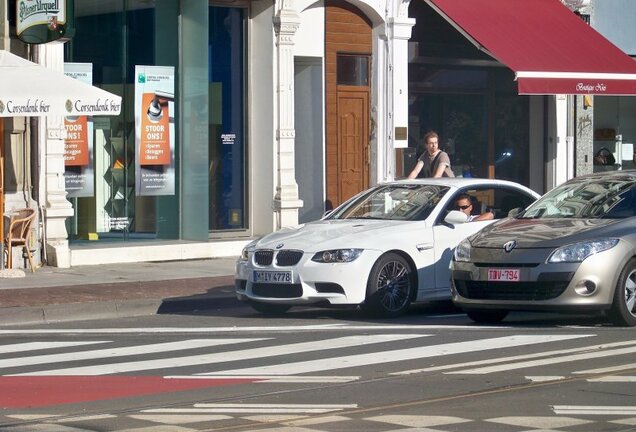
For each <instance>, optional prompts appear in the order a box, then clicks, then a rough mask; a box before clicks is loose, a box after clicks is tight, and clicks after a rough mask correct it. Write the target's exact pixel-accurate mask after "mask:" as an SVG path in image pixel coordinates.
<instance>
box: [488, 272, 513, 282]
mask: <svg viewBox="0 0 636 432" xmlns="http://www.w3.org/2000/svg"><path fill="white" fill-rule="evenodd" d="M519 280H520V277H519V269H488V281H495V282H519Z"/></svg>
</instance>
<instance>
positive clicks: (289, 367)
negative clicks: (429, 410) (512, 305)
mask: <svg viewBox="0 0 636 432" xmlns="http://www.w3.org/2000/svg"><path fill="white" fill-rule="evenodd" d="M581 337H585V336H584V335H515V336H503V337H498V338H490V339H478V340H474V341H467V342H455V343H446V344H440V345H424V346H418V347H414V348H405V349H398V350H388V351H380V352H372V353H365V354H353V355H348V356H340V357H331V358H322V359H316V360H307V361H301V362H292V363H280V364H274V365H267V366H256V367H248V368H242V369H230V370H223V371H218V372H209V373H203V374H199V375H204V376H215V375H224V376H227V375H233V376H253V375H296V374H304V373H315V372H320V371H324V370H335V369H343V368H350V367H359V366H368V365H372V364H379V363H392V362H397V361H404V360H415V359H421V358H430V357H439V356H446V355H451V354H464V353H469V352H477V351H488V350H495V349H504V348H511V347H516V346H525V345H533V344H540V343H547V342H558V341H564V340H569V339H578V338H581Z"/></svg>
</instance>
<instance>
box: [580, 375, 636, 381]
mask: <svg viewBox="0 0 636 432" xmlns="http://www.w3.org/2000/svg"><path fill="white" fill-rule="evenodd" d="M587 381H588V382H611V383H617V382H636V376H625V375H610V376H604V377H601V378H590V379H588V380H587Z"/></svg>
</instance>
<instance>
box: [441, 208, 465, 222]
mask: <svg viewBox="0 0 636 432" xmlns="http://www.w3.org/2000/svg"><path fill="white" fill-rule="evenodd" d="M444 222H446V223H447V224H450V225H457V224H463V223H466V222H468V216H466V213H464V212H462V211H459V210H451V211H449V212H448V214H447V215H446V217H445V218H444Z"/></svg>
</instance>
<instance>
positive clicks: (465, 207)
mask: <svg viewBox="0 0 636 432" xmlns="http://www.w3.org/2000/svg"><path fill="white" fill-rule="evenodd" d="M471 206H472V204H468V205H463V206H457V208H458V209H460V210H466V209H467V208H468V207H471Z"/></svg>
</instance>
